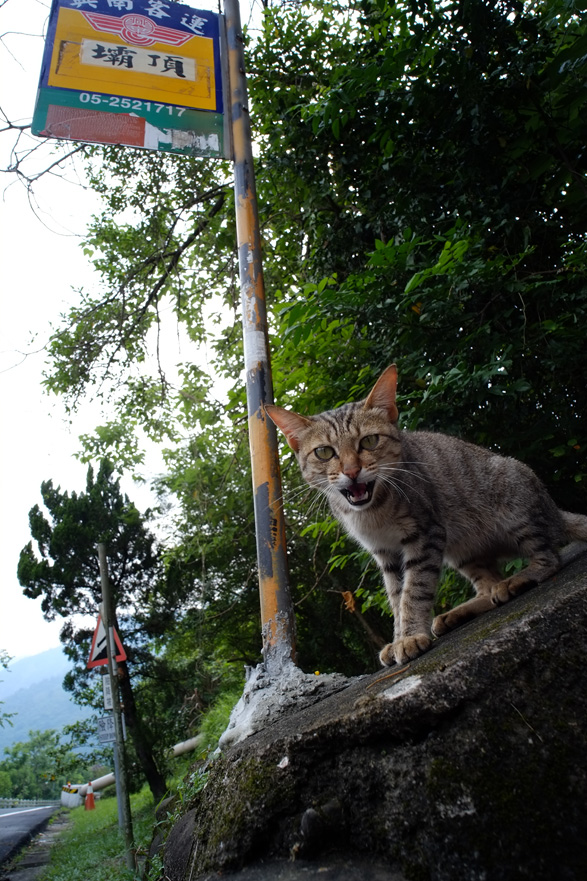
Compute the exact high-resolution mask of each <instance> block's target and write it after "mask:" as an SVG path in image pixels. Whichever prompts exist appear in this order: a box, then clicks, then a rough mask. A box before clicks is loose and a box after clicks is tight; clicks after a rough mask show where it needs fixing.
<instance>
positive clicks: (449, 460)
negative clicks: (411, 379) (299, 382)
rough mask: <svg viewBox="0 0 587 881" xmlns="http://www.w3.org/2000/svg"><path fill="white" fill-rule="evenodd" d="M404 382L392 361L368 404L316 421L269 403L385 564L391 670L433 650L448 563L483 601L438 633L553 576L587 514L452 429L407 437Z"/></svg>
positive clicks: (460, 611) (308, 467)
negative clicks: (401, 421) (401, 419)
mask: <svg viewBox="0 0 587 881" xmlns="http://www.w3.org/2000/svg"><path fill="white" fill-rule="evenodd" d="M396 386H397V369H396V366H395V364H393V365H391V367H388V368H387V370H385V371H384V373H383V374H382V375H381V376H380V377H379V379H378V381H377V382H376V384H375V386H374V387H373V389H372V390H371V392H370V394H369V396H368V397H367V398H366V400H364V401H358V402H354V403H349V404H344V405H343V406H342V407H338V408H337V409H336V410H328V411H326V412H325V413H320V414H319V415H318V416H308V417H306V416H300V415H299V414H297V413H293V412H291V411H290V410H284V409H282V408H281V407H275V406H272V405H268V406H267V407H266V410H267V413H268V414H269V416H270V417H271V419H272V420H273V421H274V422H275V424H276V425H277V426H278V428H280V429H281V431H282V432H283V433H284V434H285V436H286V438H287V441H288V443H289V445H290V447H291V448H292V449H293V450H294V452H295V453H296V456H297V459H298V462H299V465H300V468H301V471H302V475H303V476H304V478H305V480H306V481H307V482H308V483H309V484H310V486H312V487H315V488H316V489H318V490H319V491H321V492H322V493H324V494H325V495H326V497H327V498H328V501H329V503H330V507H331V509H332V513H333V514H334V516H335V517H336V518H337V520H339V522H340V523H341V524H342V526H343V527H344V528H345V530H346V531H347V532H348V534H349V535H350V536H352V538H354V539H355V540H356V541H357V542H358V543H359V544H360V545H362V546H363V547H364V548H365V549H366V550H368V551H369V552H370V553H371V554H372V555H373V557H374V558H375V560H376V561H377V563H378V565H379V567H380V568H381V571H382V573H383V579H384V582H385V587H386V590H387V595H388V598H389V603H390V605H391V609H392V611H393V615H394V627H395V630H394V642H393V643H390V644H389V645H386V646H385V647H384V648H383V649H382V650H381V653H380V656H379V657H380V659H381V662H382V664H384V665H388V666H389V665H391V664H393V663H394V662H397V663H398V664H404V663H407V662H408V661H410V660H411V659H412V658H416V657H417V656H418V655H420V654H422V653H423V652H425V651H427V649H429V648H430V645H431V632H430V619H431V611H432V606H433V603H434V596H435V593H436V587H437V584H438V579H439V575H440V571H441V567H442V565H443V564H447V565H448V566H451V567H452V568H453V569H456V570H457V571H458V572H460V573H461V574H462V575H464V576H465V577H466V578H468V579H469V581H470V582H471V584H472V585H473V587H474V588H475V592H476V596H475V597H474V598H473V599H471V600H468V601H467V602H464V603H462V604H461V605H459V606H457V607H456V608H454V609H452V610H451V611H449V612H446V613H444V614H442V615H438V617H436V618H435V619H434V621H433V623H432V635H434V636H440V635H441V634H443V633H446V632H447V631H448V630H452V629H453V628H454V627H457V626H458V625H460V624H463V623H464V622H465V621H468V620H470V619H471V618H475V617H476V616H477V615H480V614H481V613H483V612H487V611H489V609H492V608H494V607H495V606H496V605H500V604H502V603H506V602H507V601H508V600H509V599H511V598H512V597H516V596H518V594H520V593H522V592H523V591H525V590H527V589H528V588H530V587H533V586H534V585H536V584H539V583H540V582H542V581H544V580H545V579H546V578H548V577H549V576H550V575H552V574H553V573H554V572H556V571H557V569H559V568H560V559H559V555H558V548H559V547H560V546H561V545H562V544H564V543H565V542H566V541H568V540H571V539H578V540H580V541H587V517H584V516H582V515H580V514H569V513H568V512H566V511H561V510H559V509H558V508H557V507H556V505H555V503H554V502H553V500H552V499H551V498H550V496H549V494H548V492H547V491H546V489H545V487H544V486H543V485H542V483H541V482H540V480H539V479H538V477H537V476H536V475H535V474H534V472H533V471H531V469H530V468H528V467H527V466H526V465H524V464H523V463H521V462H518V461H517V460H516V459H511V458H505V457H503V456H498V455H497V454H495V453H492V452H490V451H489V450H485V449H483V448H482V447H477V446H474V445H473V444H470V443H467V442H466V441H462V440H459V439H458V438H456V437H450V436H448V435H445V434H432V433H429V432H424V431H416V432H410V431H400V430H399V429H398V428H397V424H396V423H397V419H398V411H397V407H396ZM518 557H523V558H525V559H527V560H528V561H529V562H528V566H527V567H526V568H525V569H523V570H522V571H521V572H519V573H518V574H516V575H512V576H511V577H509V578H504V577H503V575H502V574H501V572H500V569H499V562H500V561H502V560H507V559H515V558H518Z"/></svg>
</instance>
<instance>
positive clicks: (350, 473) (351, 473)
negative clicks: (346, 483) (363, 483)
mask: <svg viewBox="0 0 587 881" xmlns="http://www.w3.org/2000/svg"><path fill="white" fill-rule="evenodd" d="M342 470H343V474H345V475H346V476H347V477H350V479H351V480H356V479H357V477H358V476H359V472H360V470H361V466H360V465H351V464H348V465H344V466H343V469H342Z"/></svg>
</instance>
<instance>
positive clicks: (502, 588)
mask: <svg viewBox="0 0 587 881" xmlns="http://www.w3.org/2000/svg"><path fill="white" fill-rule="evenodd" d="M536 583H537V582H536V579H533V578H528V577H527V576H525V575H524V572H520V573H519V574H518V575H512V577H511V578H506V579H505V580H504V581H500V582H499V583H498V584H496V585H494V586H493V588H492V589H491V602H492V603H493V605H494V606H503V604H504V603H508V602H509V601H510V600H513V599H514V597H517V596H520V594H522V593H525V592H526V591H527V590H529V589H530V588H531V587H535V585H536Z"/></svg>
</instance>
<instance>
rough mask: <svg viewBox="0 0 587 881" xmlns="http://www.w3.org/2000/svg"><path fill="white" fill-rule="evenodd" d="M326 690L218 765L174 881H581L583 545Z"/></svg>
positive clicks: (177, 854)
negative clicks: (504, 598)
mask: <svg viewBox="0 0 587 881" xmlns="http://www.w3.org/2000/svg"><path fill="white" fill-rule="evenodd" d="M333 691H334V693H330V694H326V696H324V697H322V698H321V699H319V698H320V694H314V695H313V696H308V695H306V696H305V697H304V706H303V708H301V709H300V708H297V709H296V708H295V707H291V706H290V707H289V708H288V709H287V711H286V712H285V713H284V714H283V715H281V716H278V717H277V718H275V719H274V721H272V722H271V721H269V722H268V723H267V725H266V727H265V728H264V729H263V730H261V731H259V732H257V733H255V734H253V735H251V736H249V737H247V738H246V739H245V740H244V741H242V742H241V743H237V744H236V745H234V746H232V747H231V748H230V749H229V750H228V751H227V752H226V753H225V754H223V755H222V756H221V757H220V758H219V759H218V760H217V761H216V762H215V763H214V764H213V765H212V767H211V769H210V771H209V775H208V778H207V783H206V785H205V787H204V789H203V790H202V791H201V792H200V793H198V794H197V795H196V796H195V797H194V799H193V800H192V802H191V803H189V804H188V805H187V810H186V813H185V814H184V815H183V816H182V818H181V819H180V820H179V822H177V823H176V825H175V826H174V827H173V828H172V829H171V832H170V834H169V836H168V839H167V843H166V846H165V850H164V863H165V870H166V874H167V877H168V878H169V879H170V881H188V879H190V881H195V879H197V878H203V877H205V878H212V877H216V872H218V871H222V872H223V873H224V872H229V871H231V870H237V869H239V868H240V867H242V866H246V865H248V866H249V868H248V869H247V870H246V871H245V872H244V873H243V874H242V875H241V876H240V877H242V879H243V881H244V879H245V878H247V879H248V878H251V879H253V878H255V877H259V878H261V877H263V878H265V877H266V878H273V879H277V878H284V879H285V878H290V877H292V878H293V877H297V876H296V874H295V870H296V866H300V867H301V866H303V867H304V872H306V874H304V877H314V875H313V874H311V867H312V865H315V866H317V867H320V868H321V869H322V868H324V869H328V868H329V867H331V868H333V872H332V873H331V874H327V873H326V874H321V875H320V877H337V878H339V877H340V878H341V879H342V878H345V879H346V878H349V879H350V878H357V879H360V878H365V879H369V878H373V879H375V878H377V879H380V878H400V877H402V876H403V878H405V879H408V881H429V879H430V881H432V879H434V881H469V879H470V881H482V879H483V881H485V879H486V881H502V879H503V881H506V879H508V881H509V879H511V881H514V879H515V881H520V879H526V878H527V879H533V881H542V879H544V881H554V879H556V881H571V879H573V881H585V879H587V557H585V556H581V557H579V558H578V559H576V560H575V561H574V562H572V563H571V564H570V565H569V566H568V567H567V568H565V569H564V570H562V571H561V572H559V573H558V575H557V576H556V577H555V578H553V579H552V580H551V581H550V582H548V583H546V584H544V585H542V586H541V587H538V588H535V589H534V590H532V591H530V592H529V593H528V594H526V595H524V596H523V597H520V598H519V599H517V600H515V601H513V602H511V603H509V604H508V605H506V606H503V607H502V608H500V609H496V610H495V611H494V612H490V613H488V614H486V615H484V616H483V617H481V618H478V619H477V620H476V621H473V622H472V623H471V624H468V625H466V626H465V627H463V628H461V629H460V630H458V631H456V632H454V633H452V634H449V635H448V636H445V637H443V638H442V639H439V640H438V641H437V642H436V643H435V644H434V647H433V648H432V650H431V651H430V652H429V653H428V654H426V655H424V656H422V657H421V658H418V659H417V660H416V661H413V662H412V663H411V664H409V666H408V667H406V668H401V669H399V670H396V669H395V668H389V669H386V670H382V671H381V672H380V673H377V674H375V675H373V676H365V677H360V678H358V679H354V680H345V681H344V682H342V683H341V682H338V684H337V686H336V689H334V690H333ZM267 860H270V861H271V860H277V862H273V863H270V865H269V869H268V870H267V869H266V861H267ZM312 860H314V861H317V862H315V863H312ZM279 861H281V862H279ZM292 861H293V862H292ZM365 861H367V862H365ZM256 865H257V869H258V872H257V874H255V866H256ZM366 865H367V866H369V865H370V866H372V871H371V870H366V869H365V866H366ZM251 867H252V868H251ZM264 867H265V868H264ZM271 867H273V868H271ZM276 867H279V868H276ZM308 867H309V868H308ZM345 867H346V868H345ZM353 867H354V868H353ZM357 867H358V868H357ZM263 871H268V874H263ZM307 871H310V875H308V874H307ZM337 872H338V874H337ZM345 873H346V874H345ZM315 877H318V872H316V875H315Z"/></svg>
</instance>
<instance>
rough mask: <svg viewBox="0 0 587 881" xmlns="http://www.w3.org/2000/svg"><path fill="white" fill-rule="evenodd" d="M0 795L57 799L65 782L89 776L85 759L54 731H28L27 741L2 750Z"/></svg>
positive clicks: (85, 757)
mask: <svg viewBox="0 0 587 881" xmlns="http://www.w3.org/2000/svg"><path fill="white" fill-rule="evenodd" d="M4 755H5V758H4V759H3V760H2V761H0V795H2V796H4V797H12V798H28V799H34V798H48V799H58V798H59V797H60V795H61V787H62V786H64V785H65V783H67V781H68V780H74V781H76V780H79V779H80V777H81V779H85V778H86V777H88V776H89V770H88V757H87V756H84V755H81V754H79V753H76V752H75V751H74V749H73V748H72V746H71V743H70V742H67V741H63V740H62V735H60V734H59V733H58V732H57V731H30V732H29V740H28V741H26V742H23V743H15V744H13V745H12V746H10V747H7V748H6V749H5V750H4Z"/></svg>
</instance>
